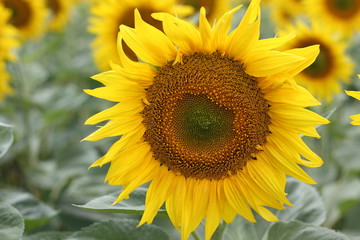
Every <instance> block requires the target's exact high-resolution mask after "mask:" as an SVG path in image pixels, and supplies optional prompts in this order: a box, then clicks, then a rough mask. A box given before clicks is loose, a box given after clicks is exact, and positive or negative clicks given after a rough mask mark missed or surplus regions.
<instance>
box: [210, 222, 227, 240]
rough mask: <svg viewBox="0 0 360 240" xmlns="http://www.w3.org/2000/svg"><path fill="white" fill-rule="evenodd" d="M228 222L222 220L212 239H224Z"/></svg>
mask: <svg viewBox="0 0 360 240" xmlns="http://www.w3.org/2000/svg"><path fill="white" fill-rule="evenodd" d="M226 226H227V223H226V222H225V221H222V222H221V223H220V225H219V227H218V228H217V229H216V231H215V233H214V235H213V236H212V238H211V240H222V239H223V236H224V232H225V229H226Z"/></svg>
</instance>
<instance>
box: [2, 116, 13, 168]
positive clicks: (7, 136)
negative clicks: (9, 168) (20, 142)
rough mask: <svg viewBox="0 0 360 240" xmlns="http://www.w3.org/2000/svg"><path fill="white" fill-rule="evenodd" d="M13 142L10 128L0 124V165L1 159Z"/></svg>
mask: <svg viewBox="0 0 360 240" xmlns="http://www.w3.org/2000/svg"><path fill="white" fill-rule="evenodd" d="M13 141H14V135H13V132H12V127H11V126H9V125H7V124H4V123H1V122H0V164H1V159H2V158H1V157H2V156H3V155H4V154H5V153H6V152H7V151H8V150H9V148H10V146H11V144H12V143H13Z"/></svg>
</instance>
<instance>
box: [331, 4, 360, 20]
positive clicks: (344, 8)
mask: <svg viewBox="0 0 360 240" xmlns="http://www.w3.org/2000/svg"><path fill="white" fill-rule="evenodd" d="M326 6H327V8H328V10H329V11H330V12H332V13H333V14H334V15H335V16H337V17H339V18H352V17H354V16H355V15H356V14H359V11H360V1H359V0H327V2H326Z"/></svg>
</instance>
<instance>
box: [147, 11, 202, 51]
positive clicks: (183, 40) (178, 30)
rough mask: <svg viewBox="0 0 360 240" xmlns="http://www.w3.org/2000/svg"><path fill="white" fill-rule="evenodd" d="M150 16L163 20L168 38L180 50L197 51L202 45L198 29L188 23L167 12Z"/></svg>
mask: <svg viewBox="0 0 360 240" xmlns="http://www.w3.org/2000/svg"><path fill="white" fill-rule="evenodd" d="M152 16H153V17H154V18H155V19H157V20H159V21H162V22H163V28H164V32H165V33H166V35H167V36H168V37H169V39H170V40H171V41H172V42H173V43H174V44H175V45H177V46H179V49H180V51H181V52H183V53H184V54H186V55H190V54H192V53H194V52H198V51H199V50H200V48H201V46H202V44H203V43H202V39H201V36H200V33H199V31H198V30H197V29H196V28H195V27H194V26H193V25H192V24H190V23H188V22H186V21H184V20H180V19H178V18H176V17H174V16H172V15H170V14H168V13H154V14H152Z"/></svg>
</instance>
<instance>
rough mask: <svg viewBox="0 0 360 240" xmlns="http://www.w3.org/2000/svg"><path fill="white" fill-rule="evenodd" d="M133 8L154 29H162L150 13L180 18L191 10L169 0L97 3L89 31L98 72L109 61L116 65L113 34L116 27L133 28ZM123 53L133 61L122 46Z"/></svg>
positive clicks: (104, 1) (129, 50) (115, 44)
mask: <svg viewBox="0 0 360 240" xmlns="http://www.w3.org/2000/svg"><path fill="white" fill-rule="evenodd" d="M135 8H137V9H138V10H139V11H140V13H141V14H142V16H143V18H144V19H145V20H146V21H148V22H149V23H150V24H152V25H153V26H155V27H156V28H158V29H162V25H161V22H160V21H158V20H155V19H153V18H151V16H150V15H151V13H153V12H168V13H171V14H177V15H180V16H181V15H184V14H189V13H190V12H191V11H192V8H191V7H186V6H177V7H175V8H174V1H173V0H161V1H159V0H136V1H134V0H103V1H97V2H95V3H94V5H93V6H92V8H91V14H92V16H91V18H90V26H89V31H90V32H91V33H93V34H95V35H96V38H95V40H94V42H93V43H92V48H93V54H94V59H95V63H96V64H97V66H98V68H99V69H100V70H108V69H110V65H109V64H110V61H112V62H115V63H119V56H118V53H117V35H118V33H119V26H120V25H121V24H124V25H126V26H131V27H133V26H134V10H135ZM123 48H124V50H125V53H126V54H127V55H128V56H129V57H130V58H131V59H132V60H136V59H137V58H136V55H135V54H134V53H133V51H132V50H131V49H130V48H129V47H128V46H126V45H123Z"/></svg>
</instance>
